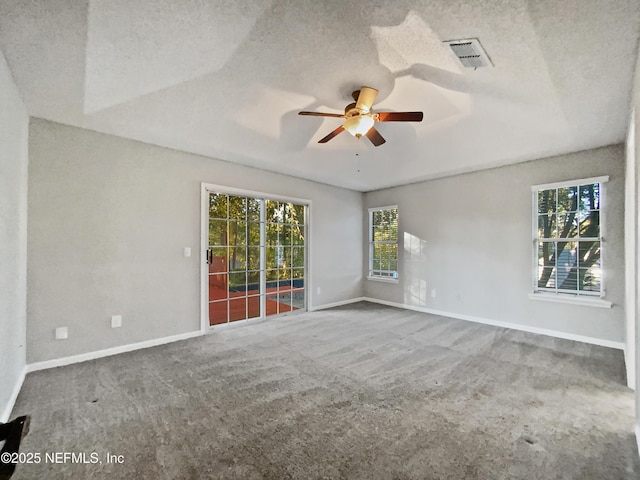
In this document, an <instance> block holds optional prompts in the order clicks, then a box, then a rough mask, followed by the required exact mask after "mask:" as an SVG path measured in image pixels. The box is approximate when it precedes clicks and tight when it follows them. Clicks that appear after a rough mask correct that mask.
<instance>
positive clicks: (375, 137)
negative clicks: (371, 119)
mask: <svg viewBox="0 0 640 480" xmlns="http://www.w3.org/2000/svg"><path fill="white" fill-rule="evenodd" d="M365 135H366V136H367V138H368V139H369V140H371V143H373V144H374V145H375V146H376V147H379V146H380V145H382V144H383V143H384V142H386V140H385V139H384V138H383V137H382V135H380V132H378V130H376V129H375V128H374V127H371V128H370V129H369V131H368V132H367V133H365Z"/></svg>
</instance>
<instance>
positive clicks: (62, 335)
mask: <svg viewBox="0 0 640 480" xmlns="http://www.w3.org/2000/svg"><path fill="white" fill-rule="evenodd" d="M55 338H56V340H66V339H67V338H69V328H68V327H58V328H56V333H55Z"/></svg>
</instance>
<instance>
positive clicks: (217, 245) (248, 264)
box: [208, 193, 261, 325]
mask: <svg viewBox="0 0 640 480" xmlns="http://www.w3.org/2000/svg"><path fill="white" fill-rule="evenodd" d="M260 208H261V205H260V200H257V199H254V198H247V197H244V196H237V195H225V194H219V193H211V194H210V195H209V255H208V262H209V324H210V325H218V324H220V323H228V322H233V321H236V320H245V319H247V318H252V317H255V316H260V298H259V297H260V294H261V292H260V281H259V280H258V282H255V281H253V280H255V272H256V271H258V272H259V270H260ZM249 245H252V246H251V247H250V246H249ZM250 279H251V280H250ZM250 281H253V283H252V284H249V282H250ZM249 296H251V297H255V298H252V301H251V302H249V301H248V297H249ZM256 300H257V305H258V308H257V312H256V309H255V304H256ZM250 305H251V308H250Z"/></svg>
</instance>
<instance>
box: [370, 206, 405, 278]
mask: <svg viewBox="0 0 640 480" xmlns="http://www.w3.org/2000/svg"><path fill="white" fill-rule="evenodd" d="M369 278H379V279H388V280H394V279H397V278H398V207H397V206H392V207H380V208H370V209H369Z"/></svg>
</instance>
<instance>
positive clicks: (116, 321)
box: [111, 315, 122, 328]
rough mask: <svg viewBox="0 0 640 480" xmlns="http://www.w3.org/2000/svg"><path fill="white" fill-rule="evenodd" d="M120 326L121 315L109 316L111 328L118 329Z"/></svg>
mask: <svg viewBox="0 0 640 480" xmlns="http://www.w3.org/2000/svg"><path fill="white" fill-rule="evenodd" d="M121 326H122V315H112V316H111V328H120V327H121Z"/></svg>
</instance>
